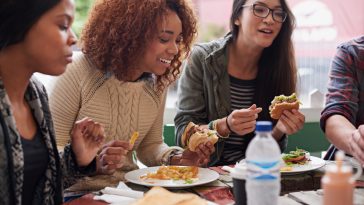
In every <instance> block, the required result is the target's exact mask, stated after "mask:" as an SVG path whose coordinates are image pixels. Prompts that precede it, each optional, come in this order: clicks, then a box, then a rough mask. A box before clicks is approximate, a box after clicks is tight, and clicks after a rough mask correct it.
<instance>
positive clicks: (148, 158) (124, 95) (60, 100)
mask: <svg viewBox="0 0 364 205" xmlns="http://www.w3.org/2000/svg"><path fill="white" fill-rule="evenodd" d="M152 86H153V84H152V82H149V81H138V82H121V81H119V80H117V79H116V78H115V77H114V76H110V77H107V76H106V75H103V74H102V73H101V72H100V71H99V70H97V69H96V68H95V67H94V66H93V64H91V62H90V61H89V60H88V59H87V58H86V57H85V56H84V54H82V53H81V52H75V53H74V57H73V63H72V64H70V65H69V66H68V67H67V70H66V72H65V73H64V74H63V75H61V76H60V77H59V78H58V79H57V81H56V82H55V86H54V90H53V92H52V93H51V95H50V107H51V112H52V115H53V120H54V125H55V131H56V138H57V145H58V146H64V145H65V144H66V143H67V142H68V141H69V140H70V137H69V136H70V131H71V129H72V126H73V124H74V123H75V121H77V120H79V119H82V118H84V117H86V116H87V117H90V118H92V119H93V120H95V121H97V122H99V123H101V124H102V125H104V126H105V133H106V135H107V138H106V142H108V141H110V140H114V139H118V140H126V141H127V140H129V139H130V137H131V135H132V133H133V132H134V131H138V132H139V138H138V139H137V141H136V142H135V144H134V148H133V150H135V151H136V154H137V157H138V159H139V160H140V161H141V162H142V163H144V164H145V165H147V166H156V165H161V164H166V163H167V162H168V156H169V155H170V153H171V152H172V151H173V150H176V149H180V148H179V147H168V145H166V144H165V143H164V142H163V137H162V128H163V113H164V108H165V101H166V92H164V93H163V94H162V95H158V94H157V93H156V92H155V91H154V90H153V88H152ZM136 168H137V166H136V163H135V161H134V160H133V157H132V152H129V153H128V155H127V162H126V164H125V166H123V167H122V168H121V169H120V170H119V171H118V172H116V173H115V174H114V175H113V176H95V177H92V178H90V177H89V178H86V179H83V180H82V181H80V182H79V183H78V184H76V186H73V187H74V189H73V190H80V189H81V190H97V189H101V188H103V187H105V186H110V185H112V184H115V183H117V182H118V181H120V180H122V177H123V173H124V172H125V171H128V170H132V169H136Z"/></svg>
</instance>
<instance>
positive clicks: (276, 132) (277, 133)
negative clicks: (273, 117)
mask: <svg viewBox="0 0 364 205" xmlns="http://www.w3.org/2000/svg"><path fill="white" fill-rule="evenodd" d="M283 135H284V132H282V131H280V130H279V129H278V128H277V127H274V128H273V131H272V136H273V138H274V139H275V140H277V141H279V140H280V139H281V138H282V137H283Z"/></svg>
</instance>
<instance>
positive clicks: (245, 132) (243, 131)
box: [237, 125, 255, 135]
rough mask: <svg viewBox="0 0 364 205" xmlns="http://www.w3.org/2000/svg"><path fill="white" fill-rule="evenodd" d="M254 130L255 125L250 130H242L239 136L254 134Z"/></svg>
mask: <svg viewBox="0 0 364 205" xmlns="http://www.w3.org/2000/svg"><path fill="white" fill-rule="evenodd" d="M254 130H255V125H254V126H253V127H249V128H246V129H243V130H240V131H239V132H238V133H237V134H239V135H246V134H248V133H251V132H253V131H254Z"/></svg>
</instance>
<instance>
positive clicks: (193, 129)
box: [171, 122, 218, 166]
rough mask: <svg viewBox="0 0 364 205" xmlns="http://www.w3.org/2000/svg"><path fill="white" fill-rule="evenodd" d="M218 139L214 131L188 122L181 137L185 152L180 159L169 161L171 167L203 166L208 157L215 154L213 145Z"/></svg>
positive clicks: (208, 159)
mask: <svg viewBox="0 0 364 205" xmlns="http://www.w3.org/2000/svg"><path fill="white" fill-rule="evenodd" d="M217 140H218V137H217V136H216V131H214V130H209V129H204V128H202V127H200V126H198V125H196V124H194V123H193V122H190V123H189V124H188V125H187V126H186V128H185V130H184V132H183V135H182V144H183V148H185V150H184V151H183V153H182V155H181V156H180V157H174V158H172V159H171V164H172V165H189V166H205V165H207V163H208V162H209V161H210V155H211V154H212V153H214V152H215V147H214V144H215V143H216V142H217Z"/></svg>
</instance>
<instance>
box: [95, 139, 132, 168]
mask: <svg viewBox="0 0 364 205" xmlns="http://www.w3.org/2000/svg"><path fill="white" fill-rule="evenodd" d="M129 150H130V144H129V142H127V141H122V140H113V141H110V142H108V143H107V144H105V145H104V146H103V147H102V149H101V152H100V153H99V156H98V161H97V173H98V174H113V173H114V172H115V171H116V169H118V168H121V167H122V166H123V165H124V163H125V156H126V154H127V153H128V151H129Z"/></svg>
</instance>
